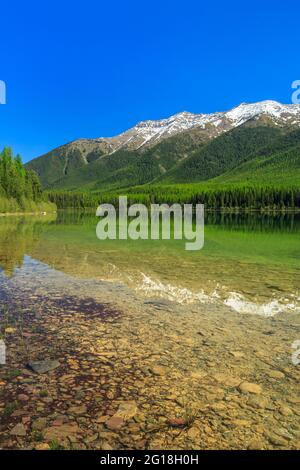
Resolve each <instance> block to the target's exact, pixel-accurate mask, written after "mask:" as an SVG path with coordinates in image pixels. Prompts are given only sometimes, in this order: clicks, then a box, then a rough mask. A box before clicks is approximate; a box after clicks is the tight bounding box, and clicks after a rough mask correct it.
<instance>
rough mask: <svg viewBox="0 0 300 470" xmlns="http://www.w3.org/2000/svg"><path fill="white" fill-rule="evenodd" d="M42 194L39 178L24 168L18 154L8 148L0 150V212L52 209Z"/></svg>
mask: <svg viewBox="0 0 300 470" xmlns="http://www.w3.org/2000/svg"><path fill="white" fill-rule="evenodd" d="M54 209H55V207H54V205H53V204H51V203H50V202H49V201H48V200H47V199H46V198H45V196H44V195H43V192H42V187H41V183H40V180H39V178H38V176H37V174H36V173H35V172H34V171H33V170H28V169H26V168H25V167H24V166H23V164H22V160H21V157H20V156H19V155H17V156H13V154H12V150H11V149H10V148H4V149H3V151H2V152H0V212H19V211H24V212H37V211H46V210H54Z"/></svg>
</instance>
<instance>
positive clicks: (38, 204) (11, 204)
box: [0, 196, 56, 214]
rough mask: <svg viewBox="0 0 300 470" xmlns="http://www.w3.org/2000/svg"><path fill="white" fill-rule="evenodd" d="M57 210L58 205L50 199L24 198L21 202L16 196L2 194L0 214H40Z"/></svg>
mask: <svg viewBox="0 0 300 470" xmlns="http://www.w3.org/2000/svg"><path fill="white" fill-rule="evenodd" d="M55 211H56V205H55V204H54V203H53V202H50V201H32V200H29V199H23V200H22V202H21V203H19V202H18V201H17V200H16V199H14V198H6V197H3V196H0V214H18V213H28V214H29V213H30V214H38V213H41V212H47V213H48V212H55Z"/></svg>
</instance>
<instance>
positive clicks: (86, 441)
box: [0, 257, 300, 450]
mask: <svg viewBox="0 0 300 470" xmlns="http://www.w3.org/2000/svg"><path fill="white" fill-rule="evenodd" d="M32 272H34V273H35V275H34V276H33V275H32ZM0 285H1V288H0V298H1V306H2V311H1V330H2V333H3V335H4V338H5V343H6V348H7V358H6V365H2V366H0V413H1V421H0V423H1V424H0V447H1V448H2V449H41V450H42V449H59V448H63V449H103V450H110V449H297V448H299V445H300V426H299V422H300V421H299V418H300V397H299V379H300V369H299V366H295V365H293V363H292V361H291V355H292V352H293V350H292V349H291V342H292V341H291V340H292V339H296V338H297V337H299V326H298V318H297V316H298V314H297V313H291V312H289V313H286V314H280V315H275V316H271V317H263V316H257V315H246V314H241V313H238V312H236V311H234V310H233V309H231V308H229V307H227V306H225V305H223V304H219V305H217V304H199V303H192V304H182V303H178V302H176V301H170V300H166V299H162V298H159V297H157V298H155V297H153V298H151V297H147V298H145V297H144V296H142V295H141V294H140V293H139V292H135V291H133V290H132V289H130V288H128V287H126V286H124V285H121V284H118V283H112V282H103V281H102V282H101V281H92V280H85V281H83V280H78V279H75V278H72V277H71V276H66V275H65V274H62V273H60V272H57V271H56V270H54V269H51V268H49V267H48V266H47V265H45V264H43V263H40V262H37V261H36V260H33V259H31V258H29V257H27V258H26V260H25V262H24V265H23V266H22V267H21V268H18V270H17V275H16V276H15V277H12V278H7V277H5V276H4V274H3V273H2V274H1V283H0Z"/></svg>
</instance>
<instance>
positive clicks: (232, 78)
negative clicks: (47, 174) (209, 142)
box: [0, 0, 300, 161]
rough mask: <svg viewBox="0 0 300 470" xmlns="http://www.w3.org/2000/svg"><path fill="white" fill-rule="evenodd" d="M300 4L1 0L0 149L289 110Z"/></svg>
mask: <svg viewBox="0 0 300 470" xmlns="http://www.w3.org/2000/svg"><path fill="white" fill-rule="evenodd" d="M299 13H300V5H299V2H293V1H292V2H274V1H273V2H271V1H270V2H264V1H256V0H254V1H251V2H249V3H248V4H247V3H246V2H240V1H239V2H237V1H227V2H220V1H214V2H207V1H206V2H201V1H199V0H198V1H190V0H185V1H177V0H172V1H164V0H161V1H157V0H152V1H150V2H149V1H148V2H142V1H131V0H128V1H126V2H125V1H122V2H121V1H110V2H109V4H107V2H102V1H99V0H98V1H91V0H86V1H85V2H80V4H79V3H78V4H77V3H76V2H69V1H64V0H60V1H56V0H53V1H51V2H47V5H46V2H44V3H43V2H37V1H30V0H29V1H26V2H18V1H17V2H16V1H12V2H5V4H4V2H2V4H1V30H0V80H4V81H5V82H6V85H7V104H6V105H1V106H0V148H1V147H2V146H3V145H10V146H12V147H13V149H14V151H15V152H20V153H21V154H22V157H23V159H24V161H27V160H29V159H31V158H34V157H36V156H38V155H40V154H42V153H44V152H46V151H48V150H50V149H52V148H54V147H56V146H58V145H61V144H64V143H66V142H68V141H71V140H73V139H76V138H80V137H91V138H92V137H100V136H111V135H114V134H118V133H120V132H122V131H123V130H125V129H127V128H129V127H131V126H132V125H134V124H135V123H136V122H137V121H140V120H143V119H160V118H163V117H167V116H169V115H171V114H174V113H176V112H179V111H184V110H187V111H191V112H195V113H199V112H212V111H222V110H225V109H229V108H231V107H233V106H235V105H237V104H239V103H240V102H253V101H259V100H263V99H276V100H279V101H282V102H285V103H290V102H291V83H292V81H294V80H297V79H300V70H299V64H300V57H299V44H300V28H299V16H300V15H299Z"/></svg>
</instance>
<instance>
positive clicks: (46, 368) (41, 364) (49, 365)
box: [27, 360, 60, 374]
mask: <svg viewBox="0 0 300 470" xmlns="http://www.w3.org/2000/svg"><path fill="white" fill-rule="evenodd" d="M59 366H60V362H59V361H56V360H54V361H51V360H48V361H36V362H29V363H28V364H27V367H29V369H31V370H33V371H34V372H36V373H37V374H45V373H46V372H50V371H51V370H54V369H57V367H59Z"/></svg>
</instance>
